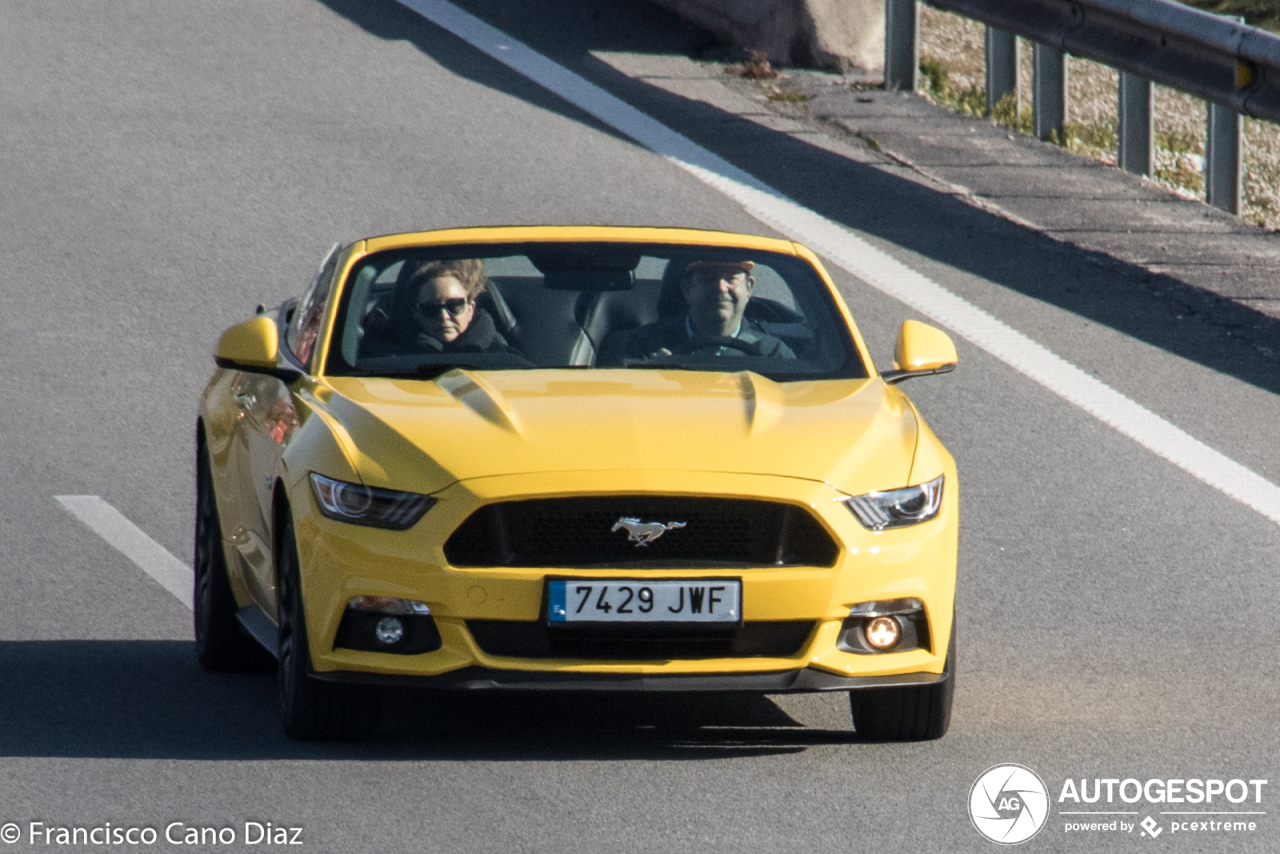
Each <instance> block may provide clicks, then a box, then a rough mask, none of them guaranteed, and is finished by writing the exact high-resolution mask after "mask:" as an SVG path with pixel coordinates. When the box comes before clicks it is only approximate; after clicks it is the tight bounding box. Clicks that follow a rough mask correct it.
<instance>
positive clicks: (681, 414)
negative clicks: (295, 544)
mask: <svg viewBox="0 0 1280 854" xmlns="http://www.w3.org/2000/svg"><path fill="white" fill-rule="evenodd" d="M328 383H329V385H330V387H331V388H332V392H331V393H328V394H324V395H320V396H319V397H318V400H319V402H321V405H322V406H324V408H325V409H327V410H328V413H329V414H330V415H331V416H332V419H333V421H336V422H337V424H336V425H335V427H338V428H339V429H343V430H345V431H346V433H347V434H348V436H347V437H346V438H347V439H348V441H346V442H344V444H345V445H346V446H347V447H348V448H351V449H358V451H357V452H356V453H354V454H353V456H354V457H355V459H353V462H354V463H355V465H356V468H357V470H358V471H359V473H360V476H361V477H362V478H363V479H364V480H365V482H367V483H369V484H371V485H378V486H387V487H391V488H397V489H406V490H413V491H420V492H427V493H430V492H435V491H437V490H440V489H443V488H445V487H446V486H448V485H450V484H451V483H454V482H456V481H459V480H467V479H471V478H479V477H489V476H494V475H510V474H526V473H537V472H552V471H657V470H678V471H693V472H730V473H738V474H761V475H777V476H784V477H796V478H804V479H809V480H815V481H822V482H826V483H829V484H831V485H832V486H834V487H835V488H837V489H840V490H843V491H846V492H850V493H857V492H864V491H869V490H872V489H891V488H894V487H898V486H904V485H906V481H907V477H908V475H909V473H910V470H911V462H912V456H913V453H914V450H915V445H916V433H917V429H918V427H917V423H916V418H915V415H914V413H913V411H912V409H911V407H910V405H909V404H907V402H906V399H905V398H904V397H903V396H902V394H901V393H900V392H898V391H897V390H896V389H894V388H892V387H890V386H887V385H885V384H884V383H883V382H881V381H879V380H823V381H812V382H788V383H775V382H773V381H771V380H769V379H767V378H765V377H762V376H760V375H758V374H754V373H750V372H742V373H736V374H732V373H702V372H693V371H657V370H592V371H581V370H577V371H575V370H537V371H489V372H472V371H464V370H453V371H450V372H449V373H447V374H444V375H443V376H441V377H439V378H437V379H435V380H430V381H425V380H403V379H384V378H368V377H332V378H329V379H328ZM330 423H332V421H331V422H330Z"/></svg>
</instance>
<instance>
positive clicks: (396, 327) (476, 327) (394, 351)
mask: <svg viewBox="0 0 1280 854" xmlns="http://www.w3.org/2000/svg"><path fill="white" fill-rule="evenodd" d="M511 352H513V351H512V349H511V345H510V344H508V343H507V339H506V338H503V337H502V333H501V332H499V331H498V327H497V325H496V324H494V322H493V318H492V317H491V316H490V315H489V312H487V311H485V310H484V309H483V308H480V307H479V306H476V310H475V314H474V315H472V317H471V323H469V324H468V325H467V328H466V329H465V330H463V332H462V334H461V335H459V336H458V337H457V338H455V339H453V340H452V341H448V342H445V341H441V340H440V339H438V338H435V337H433V336H431V335H428V334H427V333H426V332H424V331H423V330H422V328H421V327H419V326H418V325H417V324H415V323H414V322H413V321H412V319H411V318H409V317H406V316H404V315H401V320H400V322H399V323H396V322H395V321H392V322H391V323H390V324H388V326H387V327H385V328H384V329H383V330H382V331H381V334H377V335H371V336H369V338H366V339H365V342H364V343H363V344H362V345H361V347H360V355H361V356H401V355H418V354H424V353H511Z"/></svg>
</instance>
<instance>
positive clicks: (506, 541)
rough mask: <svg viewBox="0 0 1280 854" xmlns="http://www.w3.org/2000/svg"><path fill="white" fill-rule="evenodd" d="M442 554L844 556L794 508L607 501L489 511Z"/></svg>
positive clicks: (665, 563)
mask: <svg viewBox="0 0 1280 854" xmlns="http://www.w3.org/2000/svg"><path fill="white" fill-rule="evenodd" d="M444 554H445V558H446V559H447V560H448V561H449V563H450V564H452V565H453V566H459V567H486V566H493V567H498V566H504V567H506V566H509V567H557V568H612V567H626V568H631V569H646V568H652V569H701V568H707V569H713V568H719V567H751V566H755V567H760V566H832V565H833V564H834V563H835V560H836V557H837V555H838V554H839V548H838V547H837V545H836V543H835V541H834V540H833V539H832V538H831V535H830V534H828V533H827V531H826V529H825V528H823V527H822V525H821V524H819V523H818V521H817V520H816V519H815V518H814V517H813V516H812V515H811V514H810V513H809V512H808V511H807V510H805V509H803V508H800V507H796V506H794V505H791V504H781V503H777V502H771V501H754V500H748V499H737V498H672V497H665V496H651V495H636V496H615V495H611V496H603V497H585V498H552V499H535V500H528V501H508V502H502V503H497V504H489V505H486V506H484V507H482V508H480V509H479V510H477V511H476V512H475V513H473V514H472V515H471V516H470V517H468V518H467V520H466V521H465V522H463V523H462V525H460V526H459V527H458V529H457V530H456V531H454V533H453V535H452V536H451V537H449V540H448V542H446V543H445V546H444Z"/></svg>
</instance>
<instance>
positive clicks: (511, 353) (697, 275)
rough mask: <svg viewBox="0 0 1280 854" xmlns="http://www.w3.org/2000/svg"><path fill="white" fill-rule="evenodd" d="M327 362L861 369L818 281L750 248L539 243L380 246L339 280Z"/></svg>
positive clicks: (840, 373) (809, 375) (792, 372)
mask: <svg viewBox="0 0 1280 854" xmlns="http://www.w3.org/2000/svg"><path fill="white" fill-rule="evenodd" d="M341 300H342V301H341V303H340V305H339V306H338V311H337V319H336V325H335V328H334V336H333V338H332V341H331V343H330V346H329V352H328V357H327V359H326V361H325V371H326V373H328V374H330V375H337V376H343V375H346V376H389V377H405V376H413V377H424V378H426V377H431V376H435V375H438V374H441V373H443V372H444V371H447V370H449V369H451V368H455V367H462V368H471V369H476V370H520V369H529V368H581V369H604V368H611V369H633V370H642V369H654V368H660V369H669V370H697V371H726V372H736V371H744V370H750V371H755V372H757V373H760V374H763V375H765V376H768V377H770V378H773V379H777V380H789V379H815V378H837V377H839V378H854V377H866V376H867V372H866V367H865V366H864V365H863V362H862V359H861V357H860V355H859V353H858V350H857V347H856V346H855V345H854V343H853V338H852V336H851V334H850V331H849V329H848V327H847V325H846V324H845V322H844V320H843V318H842V317H841V315H840V313H839V312H838V311H837V309H836V306H835V304H834V302H833V301H832V299H831V296H830V294H829V293H828V291H827V288H826V286H825V284H824V283H823V282H822V280H821V279H820V278H819V276H818V273H817V272H816V271H815V270H814V269H813V267H812V266H811V265H810V264H809V263H808V262H806V261H805V260H803V259H801V258H797V257H795V256H791V255H784V254H777V253H771V252H761V251H758V250H746V249H729V248H724V247H690V246H684V245H681V246H663V245H657V246H655V245H638V244H600V243H589V244H583V243H540V244H519V245H469V246H462V247H459V246H453V247H430V248H421V249H405V250H394V251H385V252H380V253H376V254H373V255H369V256H367V257H365V258H362V259H360V260H359V261H358V262H357V263H356V264H355V266H354V267H353V268H352V270H351V272H350V274H349V276H348V278H347V281H346V284H345V286H344V287H343V289H342V297H341Z"/></svg>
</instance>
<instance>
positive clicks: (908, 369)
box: [880, 320, 957, 383]
mask: <svg viewBox="0 0 1280 854" xmlns="http://www.w3.org/2000/svg"><path fill="white" fill-rule="evenodd" d="M956 361H957V357H956V345H955V344H954V343H952V341H951V338H950V337H948V336H947V333H945V332H943V331H942V330H941V329H935V328H933V327H932V326H929V325H928V324H924V323H921V322H920V321H918V320H908V321H905V322H903V324H902V329H900V330H898V343H897V344H896V345H895V346H894V348H893V370H892V371H883V372H882V373H881V374H880V378H881V379H882V380H884V381H885V382H887V383H899V382H902V381H903V380H905V379H910V378H911V377H927V376H930V375H932V374H945V373H948V372H949V371H954V370H955V368H956Z"/></svg>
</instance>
